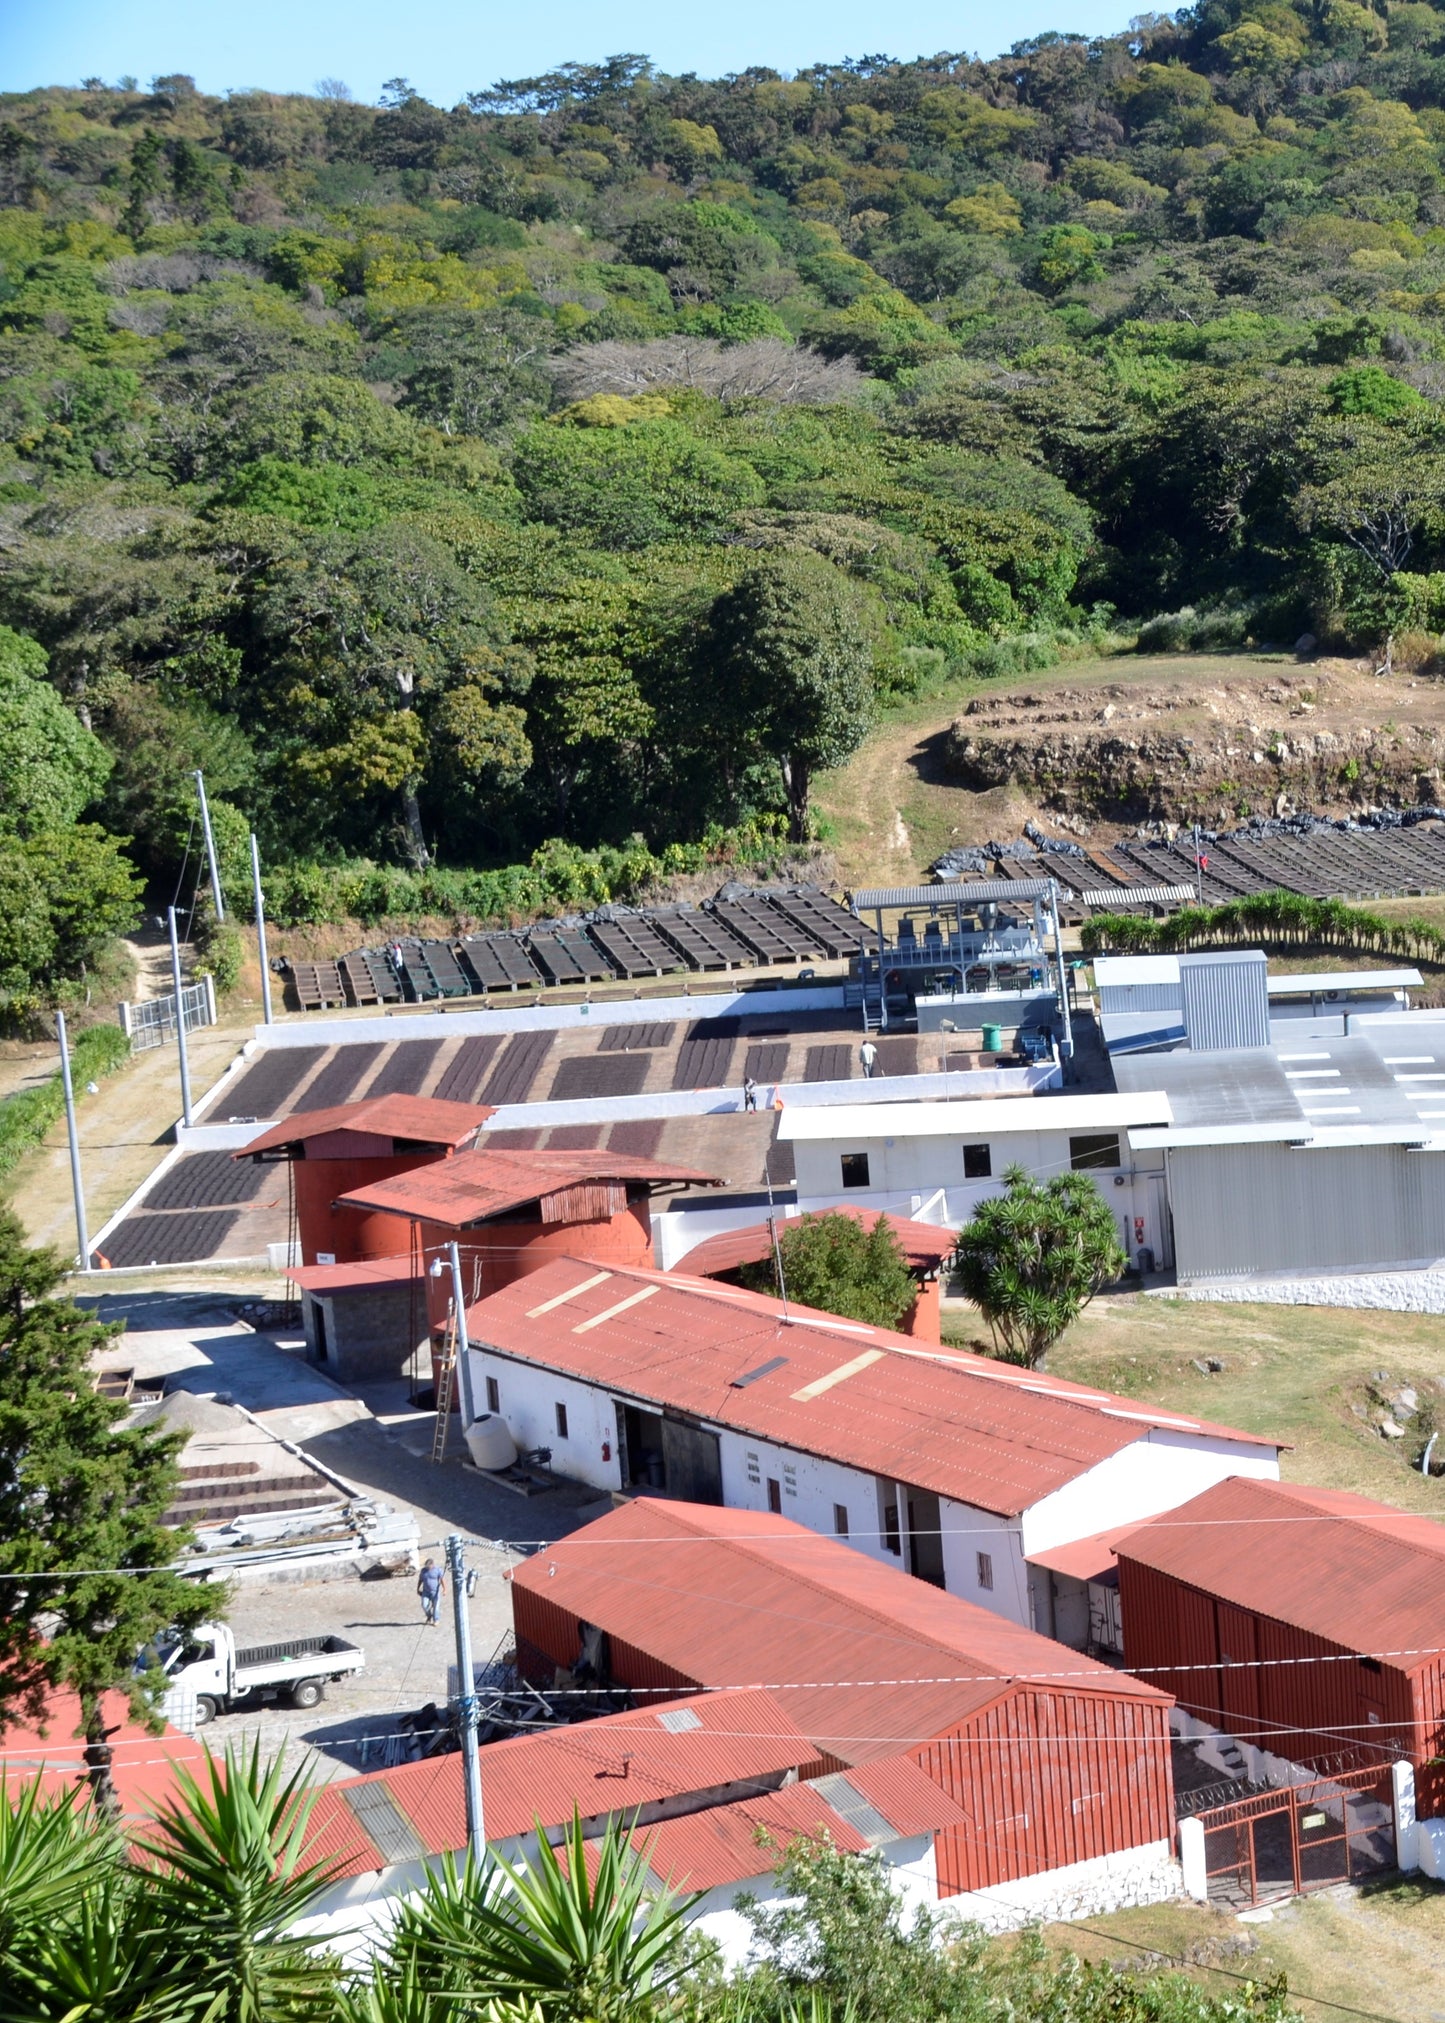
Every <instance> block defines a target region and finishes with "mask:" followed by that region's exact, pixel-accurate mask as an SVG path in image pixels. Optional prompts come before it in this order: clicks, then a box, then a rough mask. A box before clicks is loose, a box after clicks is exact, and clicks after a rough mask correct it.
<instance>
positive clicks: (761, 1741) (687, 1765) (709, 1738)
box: [317, 1691, 817, 1874]
mask: <svg viewBox="0 0 1445 2023" xmlns="http://www.w3.org/2000/svg"><path fill="white" fill-rule="evenodd" d="M481 1758H482V1805H483V1810H484V1812H485V1815H486V1822H487V1838H488V1840H490V1841H499V1840H507V1839H510V1838H511V1837H512V1836H514V1835H517V1834H526V1833H530V1832H532V1831H533V1829H534V1827H535V1825H536V1823H537V1821H538V1820H540V1821H541V1823H542V1825H543V1827H544V1828H546V1827H557V1826H564V1825H566V1823H567V1822H568V1821H569V1820H570V1819H571V1817H572V1814H573V1810H574V1808H575V1809H576V1810H577V1811H579V1812H580V1813H581V1815H582V1817H583V1819H584V1820H590V1819H599V1818H603V1817H606V1816H607V1815H609V1814H612V1813H622V1814H631V1813H633V1812H635V1811H636V1810H637V1809H638V1808H639V1807H640V1806H649V1805H655V1804H658V1803H659V1802H662V1801H665V1800H668V1799H674V1798H682V1797H689V1796H692V1795H693V1794H695V1793H701V1792H706V1791H712V1790H715V1789H717V1788H719V1787H723V1788H726V1787H727V1786H729V1785H738V1784H747V1783H749V1782H751V1781H753V1780H756V1779H767V1778H777V1779H781V1778H782V1777H783V1776H785V1775H786V1774H787V1773H788V1772H789V1771H796V1770H800V1769H806V1768H807V1767H808V1766H809V1765H810V1764H813V1763H815V1762H816V1761H817V1751H816V1750H815V1748H814V1746H813V1744H812V1742H811V1741H810V1740H809V1739H808V1737H807V1736H806V1735H805V1734H804V1733H803V1731H802V1730H801V1729H800V1728H799V1727H798V1726H797V1725H796V1723H795V1722H794V1721H793V1720H792V1719H791V1717H790V1716H789V1714H788V1713H787V1711H786V1710H785V1709H784V1708H783V1707H781V1706H780V1705H779V1703H778V1701H777V1699H776V1698H775V1697H774V1696H773V1695H772V1694H770V1693H762V1692H751V1691H744V1692H736V1693H717V1694H707V1695H699V1696H697V1697H694V1698H690V1699H685V1700H673V1701H668V1702H665V1703H664V1702H659V1703H656V1704H653V1705H650V1706H647V1707H640V1708H635V1709H633V1710H631V1711H630V1712H628V1713H625V1714H610V1715H606V1716H604V1717H603V1718H602V1719H600V1720H597V1721H580V1722H578V1723H576V1724H575V1725H574V1726H572V1727H568V1728H552V1729H548V1730H547V1731H546V1732H545V1733H544V1734H540V1735H524V1736H519V1737H518V1738H517V1739H516V1740H515V1741H510V1742H493V1743H491V1744H489V1745H488V1746H487V1747H486V1748H485V1749H483V1750H482V1752H481ZM377 1785H380V1786H381V1787H382V1788H383V1789H384V1790H385V1791H386V1793H387V1794H388V1796H389V1797H390V1798H391V1799H392V1801H393V1802H394V1804H395V1805H396V1806H397V1807H398V1808H399V1810H400V1811H401V1813H402V1814H403V1815H404V1817H405V1818H406V1820H408V1821H409V1822H410V1823H411V1826H412V1827H413V1828H414V1830H415V1833H416V1837H417V1839H418V1841H419V1842H420V1843H421V1846H422V1848H423V1850H424V1851H425V1852H426V1853H427V1854H441V1853H444V1852H445V1851H446V1850H447V1849H452V1850H456V1849H459V1848H463V1847H465V1845H466V1839H467V1833H466V1802H465V1798H464V1796H463V1789H462V1760H461V1757H460V1756H455V1755H452V1756H442V1757H436V1758H433V1759H432V1760H430V1761H428V1762H424V1763H408V1764H404V1765H402V1766H401V1767H400V1768H398V1769H395V1770H381V1771H376V1772H373V1773H372V1775H371V1776H369V1777H353V1778H344V1779H340V1780H338V1781H337V1782H336V1783H334V1784H330V1785H328V1786H327V1787H326V1789H325V1792H324V1793H323V1795H322V1800H320V1801H318V1807H317V1811H318V1814H319V1815H320V1817H319V1819H318V1822H317V1826H318V1832H319V1831H321V1829H322V1828H323V1827H324V1828H325V1830H326V1832H327V1834H328V1835H329V1836H330V1839H329V1840H328V1842H327V1845H328V1847H329V1848H331V1850H332V1851H333V1852H334V1853H335V1854H337V1855H339V1856H340V1857H341V1858H342V1860H343V1861H344V1863H345V1872H346V1873H348V1874H354V1873H358V1872H360V1871H361V1870H362V1869H366V1868H376V1867H382V1866H386V1865H387V1864H386V1862H385V1861H384V1860H383V1859H382V1858H381V1857H380V1855H379V1854H377V1852H376V1849H375V1843H374V1842H373V1841H372V1840H371V1839H370V1837H369V1836H368V1835H366V1834H365V1833H363V1832H362V1830H361V1828H360V1827H359V1826H358V1825H357V1824H356V1823H355V1817H354V1815H353V1814H352V1812H351V1810H350V1808H349V1806H348V1804H347V1801H346V1797H345V1794H346V1793H347V1791H349V1790H358V1789H365V1788H367V1787H374V1786H377Z"/></svg>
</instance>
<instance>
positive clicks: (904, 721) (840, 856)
mask: <svg viewBox="0 0 1445 2023" xmlns="http://www.w3.org/2000/svg"><path fill="white" fill-rule="evenodd" d="M1299 665H1300V664H1299V663H1297V662H1295V660H1294V659H1293V656H1289V655H1279V654H1269V655H1259V656H1255V655H1249V654H1178V655H1164V656H1159V657H1148V658H1146V657H1143V656H1139V657H1136V656H1134V655H1131V654H1121V655H1119V656H1118V657H1117V658H1114V659H1111V660H1098V661H1073V662H1068V663H1065V664H1063V665H1061V666H1059V667H1055V668H1050V669H1048V670H1046V671H1045V672H1043V673H1036V674H1027V675H1020V676H1018V677H1016V678H1014V679H1011V680H1008V681H1001V682H997V683H989V684H987V685H984V684H972V683H971V684H967V685H963V684H960V686H959V688H958V689H957V691H956V692H955V693H954V694H952V695H945V696H937V697H934V698H932V699H931V700H929V701H927V702H922V703H919V704H915V705H911V706H909V707H908V708H907V709H905V710H902V711H898V712H895V713H892V714H890V715H889V716H888V717H887V718H886V719H885V720H884V722H883V723H882V724H881V725H880V726H879V728H878V729H877V730H876V731H875V732H874V733H873V735H872V736H871V737H870V738H869V739H868V740H867V742H866V743H865V744H864V745H863V747H862V748H861V750H860V751H858V752H857V753H856V754H855V755H854V757H853V758H852V759H850V760H849V762H848V764H847V765H846V766H842V767H840V768H839V770H838V771H837V772H835V773H831V774H829V775H827V776H826V777H825V778H824V779H822V780H821V781H820V782H819V784H818V789H817V795H816V800H817V806H818V809H819V812H820V813H821V814H822V815H823V816H824V817H825V818H826V821H827V823H828V826H829V829H830V831H831V833H830V835H829V837H828V841H829V843H830V846H831V848H832V849H833V851H834V853H835V855H836V858H837V863H838V876H839V879H840V881H841V882H842V883H843V884H844V885H845V886H847V885H852V884H862V885H873V884H878V885H888V884H907V883H911V882H913V881H914V880H916V879H921V878H923V877H924V876H925V875H926V872H927V868H928V866H929V864H930V863H932V862H933V860H934V859H935V858H937V857H938V856H940V855H941V854H942V853H943V851H945V850H947V849H948V848H949V847H950V846H951V845H955V844H981V843H986V842H988V841H989V840H990V839H991V838H996V839H997V840H998V841H1000V842H1003V841H1008V840H1011V839H1015V838H1017V837H1018V836H1019V834H1020V833H1021V832H1022V829H1023V825H1024V823H1025V821H1027V820H1028V819H1029V818H1030V817H1031V816H1032V817H1039V816H1040V813H1041V811H1040V806H1039V801H1038V797H1037V796H1036V795H1034V794H1031V793H1028V792H1025V791H1023V790H1021V789H1020V788H1018V787H1016V786H1005V787H998V788H993V789H990V790H989V791H987V792H983V793H972V792H969V791H968V790H967V789H966V788H963V787H960V786H958V785H957V784H955V783H954V782H953V781H952V780H951V779H950V778H949V776H948V773H947V771H946V769H945V764H944V746H945V743H946V740H947V737H948V732H949V728H950V726H951V725H952V724H953V723H954V721H955V720H956V719H957V718H958V717H959V716H960V714H961V713H962V712H963V710H964V709H965V708H966V706H967V704H968V703H969V702H970V701H972V700H973V699H974V698H976V697H981V696H986V697H988V698H990V699H997V700H998V701H999V702H1000V703H1004V702H1006V701H1007V698H1008V697H1010V696H1012V695H1018V696H1039V695H1043V694H1047V693H1048V692H1049V691H1050V690H1053V689H1070V690H1077V689H1087V688H1091V687H1094V686H1099V685H1112V684H1119V683H1124V684H1128V685H1129V686H1130V687H1131V688H1132V687H1134V686H1137V685H1139V684H1144V683H1147V684H1149V685H1150V686H1152V687H1153V688H1156V689H1166V690H1176V689H1177V690H1180V691H1182V692H1183V693H1184V694H1186V695H1187V694H1191V693H1194V692H1197V691H1198V690H1200V689H1202V688H1214V687H1218V686H1219V684H1221V683H1223V682H1227V683H1229V684H1230V685H1231V686H1232V687H1235V688H1238V687H1240V686H1247V687H1257V688H1260V689H1264V688H1266V687H1268V686H1269V684H1270V683H1271V682H1273V681H1277V680H1278V679H1279V677H1280V674H1281V670H1282V668H1286V667H1287V668H1289V669H1291V670H1295V669H1297V668H1298V666H1299ZM1377 699H1378V705H1379V714H1380V715H1385V714H1387V713H1388V705H1387V701H1386V698H1385V696H1384V694H1383V692H1382V691H1381V690H1379V689H1378V688H1376V687H1370V688H1368V690H1366V691H1365V692H1364V694H1363V697H1362V700H1361V703H1360V706H1359V712H1358V713H1359V718H1360V721H1362V722H1369V721H1370V718H1371V713H1370V709H1369V705H1370V704H1373V703H1375V702H1376V701H1377ZM1042 820H1043V822H1044V824H1045V826H1046V827H1047V826H1049V824H1050V817H1049V815H1048V814H1047V813H1046V812H1045V813H1043V814H1042ZM1122 833H1125V831H1124V830H1122V829H1120V828H1118V827H1116V826H1111V825H1108V824H1095V825H1094V834H1095V835H1096V837H1097V840H1098V841H1100V842H1106V841H1112V840H1114V839H1115V838H1116V837H1117V836H1118V835H1119V834H1122Z"/></svg>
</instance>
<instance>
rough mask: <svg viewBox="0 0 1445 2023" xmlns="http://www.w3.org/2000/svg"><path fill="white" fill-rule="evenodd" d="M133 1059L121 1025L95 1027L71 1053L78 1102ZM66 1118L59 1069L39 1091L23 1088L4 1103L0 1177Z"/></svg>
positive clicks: (1, 1108)
mask: <svg viewBox="0 0 1445 2023" xmlns="http://www.w3.org/2000/svg"><path fill="white" fill-rule="evenodd" d="M129 1057H130V1041H129V1040H128V1039H127V1038H126V1036H125V1034H124V1033H123V1032H122V1031H121V1029H120V1027H119V1026H111V1025H103V1026H91V1027H90V1028H89V1029H88V1030H87V1031H86V1032H83V1033H81V1035H80V1037H79V1038H78V1039H77V1040H76V1041H75V1043H74V1044H73V1046H72V1047H71V1050H70V1076H71V1081H72V1083H73V1084H74V1087H75V1093H76V1100H77V1101H79V1102H83V1101H84V1099H85V1097H84V1092H85V1084H86V1083H87V1082H93V1081H96V1080H98V1079H99V1078H100V1076H102V1075H110V1074H114V1072H115V1070H116V1069H117V1068H118V1067H120V1065H121V1064H122V1062H123V1061H126V1060H128V1059H129ZM64 1115H65V1086H64V1083H63V1082H62V1081H61V1078H60V1069H59V1067H58V1066H57V1067H56V1070H55V1073H54V1074H53V1075H52V1076H51V1077H50V1079H49V1080H48V1081H45V1082H42V1083H41V1084H40V1085H39V1087H38V1088H34V1089H22V1090H21V1091H20V1092H19V1094H18V1095H14V1096H7V1097H6V1099H5V1101H4V1102H3V1103H0V1176H3V1175H4V1174H7V1173H13V1172H14V1170H15V1168H16V1167H17V1166H18V1165H19V1164H20V1161H21V1160H22V1159H23V1158H24V1157H25V1155H26V1153H27V1152H33V1151H34V1149H35V1147H36V1146H37V1145H39V1144H42V1143H43V1142H44V1139H45V1136H46V1133H47V1132H48V1131H49V1130H50V1128H51V1126H52V1125H53V1124H55V1123H58V1122H59V1120H60V1118H62V1117H63V1116H64Z"/></svg>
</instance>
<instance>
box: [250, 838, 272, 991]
mask: <svg viewBox="0 0 1445 2023" xmlns="http://www.w3.org/2000/svg"><path fill="white" fill-rule="evenodd" d="M251 893H252V897H253V898H254V900H255V903H256V946H257V949H258V950H259V952H260V956H261V1008H262V1010H263V1011H264V1012H265V1014H266V1023H267V1025H268V1026H269V1025H270V1024H271V1023H272V1012H271V968H270V964H269V963H268V962H267V960H266V902H265V900H264V898H263V897H262V895H261V852H260V849H259V848H258V847H257V843H256V832H255V830H254V829H253V830H252V831H251Z"/></svg>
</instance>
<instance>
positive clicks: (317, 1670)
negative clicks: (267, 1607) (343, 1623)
mask: <svg viewBox="0 0 1445 2023" xmlns="http://www.w3.org/2000/svg"><path fill="white" fill-rule="evenodd" d="M363 1662H364V1658H363V1654H362V1652H361V1649H360V1647H359V1646H358V1645H356V1644H349V1643H348V1642H347V1641H346V1639H345V1637H336V1636H328V1635H321V1636H314V1637H288V1638H287V1639H286V1640H285V1642H284V1643H279V1644H254V1645H252V1647H251V1649H250V1650H248V1651H237V1653H236V1673H235V1678H236V1685H237V1686H238V1687H241V1688H244V1689H246V1690H249V1689H250V1688H252V1687H254V1686H263V1685H271V1684H274V1683H276V1682H277V1681H281V1680H285V1679H289V1678H293V1677H295V1678H317V1677H322V1676H327V1675H329V1674H331V1673H333V1672H359V1671H360V1670H361V1668H362V1664H363Z"/></svg>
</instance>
